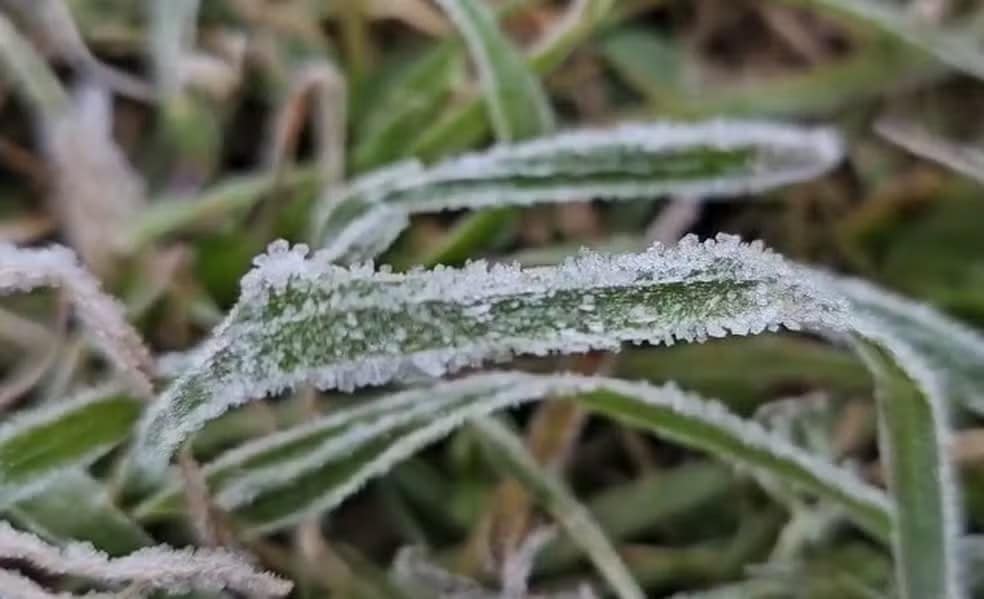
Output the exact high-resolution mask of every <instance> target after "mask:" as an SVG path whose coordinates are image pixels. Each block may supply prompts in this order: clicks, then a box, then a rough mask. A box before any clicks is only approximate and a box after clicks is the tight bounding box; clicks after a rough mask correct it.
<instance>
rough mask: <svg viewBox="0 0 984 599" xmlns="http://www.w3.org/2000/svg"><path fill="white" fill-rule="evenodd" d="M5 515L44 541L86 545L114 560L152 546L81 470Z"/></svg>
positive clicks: (60, 477) (63, 476) (64, 475)
mask: <svg viewBox="0 0 984 599" xmlns="http://www.w3.org/2000/svg"><path fill="white" fill-rule="evenodd" d="M8 515H9V516H10V520H11V521H12V522H15V523H17V524H18V525H19V526H20V527H22V528H25V529H27V530H30V531H31V532H33V533H34V534H36V535H38V536H40V537H41V538H43V539H45V540H47V541H50V542H53V543H61V542H65V541H69V540H75V541H86V542H89V543H92V545H93V546H94V547H96V548H98V549H100V550H102V551H105V552H106V553H108V554H109V555H114V556H116V555H125V554H127V553H130V552H132V551H136V550H137V549H140V548H141V547H145V546H147V545H150V544H152V543H153V539H151V537H150V535H148V534H147V533H146V532H145V531H144V530H143V529H142V528H140V527H139V526H138V525H137V524H136V523H135V522H134V521H133V520H131V519H130V518H129V517H128V516H127V515H126V514H124V513H123V512H122V511H121V510H119V509H118V508H117V507H116V506H114V505H113V504H112V503H111V501H110V499H109V497H108V494H107V493H106V489H105V487H104V486H103V485H102V484H100V483H99V481H97V480H96V479H94V478H92V477H91V476H89V475H88V474H87V473H85V472H84V471H81V470H71V471H68V472H64V473H62V474H59V475H58V476H57V477H56V478H55V479H54V480H52V481H51V482H50V483H49V484H47V485H46V486H45V488H44V490H43V491H41V492H40V493H39V494H37V495H34V496H33V497H31V498H30V499H29V500H27V501H22V502H20V503H18V504H16V505H14V506H12V507H11V508H10V510H9V511H8Z"/></svg>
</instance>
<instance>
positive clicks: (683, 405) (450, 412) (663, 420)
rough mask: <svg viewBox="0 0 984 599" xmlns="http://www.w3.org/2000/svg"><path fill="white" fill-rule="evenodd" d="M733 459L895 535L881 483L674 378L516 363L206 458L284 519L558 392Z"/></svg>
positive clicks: (156, 503) (169, 500)
mask: <svg viewBox="0 0 984 599" xmlns="http://www.w3.org/2000/svg"><path fill="white" fill-rule="evenodd" d="M558 395H562V396H574V397H576V399H577V401H579V402H581V403H583V405H585V406H586V407H587V408H588V409H590V410H592V411H594V412H597V413H599V414H602V415H605V416H608V417H611V418H615V419H617V420H620V421H623V422H627V423H629V424H631V425H633V426H637V427H639V428H642V429H644V430H647V431H649V432H652V433H654V434H656V435H658V436H661V437H665V438H667V439H669V440H671V441H674V442H678V443H680V444H682V445H684V446H687V447H692V448H695V449H699V450H702V451H707V452H709V453H712V454H714V455H716V456H717V457H720V458H722V459H724V460H726V461H729V462H734V463H738V464H741V465H743V466H746V467H750V468H755V469H759V470H761V471H763V472H768V473H770V474H772V475H773V476H775V477H776V478H778V479H779V480H782V481H785V482H787V483H789V484H791V485H794V486H796V487H797V488H800V489H802V490H805V491H807V492H809V493H811V494H815V495H819V496H822V497H825V498H827V499H830V500H831V501H834V502H836V503H837V504H838V505H841V506H843V507H844V508H845V509H846V512H847V513H848V515H849V516H850V517H851V518H852V520H854V521H855V522H856V523H858V524H860V525H861V526H863V527H864V528H865V529H866V530H868V531H869V532H871V533H872V534H873V535H875V536H876V537H878V538H882V539H886V540H887V538H888V535H889V531H890V529H891V527H892V519H891V513H892V511H891V505H890V503H889V501H888V499H887V498H886V497H885V496H884V495H883V494H882V493H881V492H880V491H878V490H877V489H875V488H873V487H868V486H866V485H864V484H862V483H860V482H858V480H857V479H856V478H854V477H853V475H851V474H850V473H848V472H847V471H843V470H841V469H839V468H836V467H835V466H833V465H832V464H830V463H829V462H825V461H823V460H822V459H819V458H816V457H813V456H811V455H810V454H808V453H807V452H806V451H804V450H802V449H799V448H798V447H796V446H795V445H792V444H791V443H789V442H788V441H786V440H785V439H783V438H781V437H778V436H776V435H772V434H770V433H769V432H768V431H766V430H765V429H764V428H762V427H761V426H759V425H758V424H755V423H753V422H750V421H745V420H742V419H740V418H738V417H737V416H734V415H733V414H731V413H730V412H728V411H727V410H726V409H725V408H724V407H723V406H721V405H720V404H717V403H716V402H713V401H707V400H703V399H701V398H699V397H698V396H696V395H694V394H689V393H685V392H683V391H680V390H679V389H678V388H677V387H675V386H673V385H666V386H662V387H655V386H651V385H648V384H644V383H629V382H625V381H620V380H617V379H607V378H601V377H583V376H572V375H532V374H525V373H518V372H507V373H491V374H484V375H473V376H470V377H466V378H463V379H459V380H457V381H453V382H447V383H440V384H437V385H434V386H432V387H427V388H424V389H420V390H410V391H405V392H402V393H398V394H395V395H390V396H387V397H386V398H384V399H381V400H378V401H375V402H372V403H369V404H359V405H357V406H356V407H354V408H350V409H348V410H345V411H342V412H340V413H337V414H334V415H328V416H325V417H323V418H322V419H319V420H318V421H315V422H311V423H309V424H306V425H302V426H299V427H295V428H293V429H289V430H286V431H283V432H281V433H277V434H274V435H270V436H268V437H265V438H262V439H258V440H256V441H253V442H250V443H247V444H245V445H243V446H241V447H239V448H237V449H234V450H232V451H229V452H227V453H226V454H224V455H223V456H221V457H219V458H218V459H217V460H215V461H214V462H212V463H210V464H208V465H207V466H206V467H205V469H204V474H205V476H206V480H207V481H208V483H209V485H210V487H211V489H212V491H213V493H214V494H215V497H216V500H217V502H218V503H219V504H220V505H221V506H222V507H224V508H225V509H228V510H232V511H234V513H235V515H236V516H237V518H239V519H241V520H243V521H245V523H246V524H247V525H249V526H251V527H252V528H253V530H254V531H256V532H265V531H273V530H278V529H281V528H283V527H285V526H288V525H290V524H292V523H294V522H296V521H298V520H299V519H301V518H303V517H304V516H306V515H308V514H310V513H312V512H320V511H324V510H327V509H330V508H332V507H334V506H336V505H338V504H339V503H341V502H342V501H344V500H345V498H347V497H349V496H350V495H351V494H352V493H354V492H355V491H357V490H358V489H360V488H361V487H362V486H363V485H364V484H365V482H366V481H368V480H370V479H371V478H373V477H375V476H378V475H381V474H383V473H385V472H387V471H388V470H389V469H390V468H391V467H392V466H393V465H395V464H396V463H398V462H399V461H402V460H404V459H406V458H407V457H409V456H410V455H412V454H413V453H415V452H416V451H418V450H419V449H420V448H422V447H424V446H426V445H428V444H430V443H432V442H434V441H436V440H438V439H440V438H442V437H444V436H445V435H447V434H448V433H450V432H451V431H452V430H454V429H455V428H457V427H458V426H460V425H461V424H462V423H463V422H464V421H466V420H468V419H475V418H479V417H482V416H485V415H487V414H490V413H493V412H495V411H497V410H500V409H504V408H508V407H512V406H516V405H519V404H521V403H526V402H531V401H538V400H541V399H546V398H549V397H551V396H558ZM181 497H182V495H181V491H180V489H179V488H177V486H172V487H170V488H168V489H165V490H164V491H161V492H160V493H158V494H157V495H155V496H154V497H151V498H150V499H148V500H146V501H145V502H144V503H143V504H142V505H141V506H139V507H138V508H137V510H136V514H137V515H138V517H140V518H141V519H146V520H152V519H155V518H159V517H161V516H164V515H167V514H169V513H172V512H173V511H174V510H176V509H180V505H181V504H180V502H181Z"/></svg>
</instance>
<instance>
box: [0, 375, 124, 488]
mask: <svg viewBox="0 0 984 599" xmlns="http://www.w3.org/2000/svg"><path fill="white" fill-rule="evenodd" d="M140 408H141V403H140V402H139V401H138V400H136V399H133V398H132V397H129V396H126V395H123V394H121V393H120V392H119V391H117V390H116V389H96V390H92V391H88V392H86V393H83V394H81V395H79V396H78V397H76V398H73V399H67V400H64V401H61V402H59V403H57V404H54V405H52V406H50V407H49V406H45V407H41V408H35V409H32V410H28V411H25V412H22V413H20V414H18V415H16V416H14V417H13V418H10V419H9V420H8V421H7V422H6V423H4V424H3V426H2V427H0V506H3V507H6V506H10V505H12V504H13V503H15V502H17V501H20V500H23V499H27V498H29V497H31V496H33V495H34V494H36V493H38V492H40V491H42V490H43V489H44V488H45V485H47V484H49V483H51V482H53V481H55V480H56V477H57V476H58V475H60V474H62V473H63V472H64V471H65V470H69V469H73V468H78V467H80V466H86V465H88V464H90V463H92V462H94V461H95V460H96V459H98V458H99V457H101V456H103V455H104V454H106V452H108V451H109V450H110V449H112V448H113V447H115V446H116V445H117V444H119V443H120V442H121V441H123V439H125V438H126V437H127V436H128V435H129V433H130V430H131V428H132V427H133V425H134V423H135V422H136V421H137V417H138V416H139V414H140Z"/></svg>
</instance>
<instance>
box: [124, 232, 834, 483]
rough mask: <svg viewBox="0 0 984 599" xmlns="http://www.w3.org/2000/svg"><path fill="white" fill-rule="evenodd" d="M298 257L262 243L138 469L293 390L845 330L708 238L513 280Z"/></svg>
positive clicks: (732, 248)
mask: <svg viewBox="0 0 984 599" xmlns="http://www.w3.org/2000/svg"><path fill="white" fill-rule="evenodd" d="M305 255H306V248H304V247H295V248H293V249H290V248H288V247H287V245H286V244H283V243H275V244H272V245H271V247H270V251H269V252H268V253H267V254H266V255H264V256H261V257H259V258H258V259H257V262H256V264H257V267H256V268H255V269H254V270H253V271H251V272H250V273H249V274H248V275H247V276H246V277H244V279H243V282H242V288H243V292H242V297H241V299H240V302H239V303H238V305H237V306H236V307H235V308H234V309H233V311H232V313H231V314H230V316H229V317H228V318H227V320H226V321H225V322H224V323H223V324H222V325H221V326H220V327H219V328H218V330H217V332H216V333H215V335H214V336H213V338H212V339H211V340H210V341H209V342H208V344H207V345H206V346H205V347H204V349H203V351H202V352H200V353H198V354H197V355H198V362H197V363H196V364H195V365H194V366H193V367H192V368H191V369H190V370H189V371H188V372H187V373H186V374H185V375H184V376H182V377H181V378H180V379H178V380H177V381H176V382H175V383H174V384H173V385H172V386H171V387H170V388H169V389H168V390H167V392H166V393H165V394H164V395H163V397H162V398H161V400H160V401H158V402H155V404H154V405H153V406H152V407H151V408H150V409H149V410H148V411H147V412H146V413H145V418H144V420H143V421H142V423H141V426H140V433H139V436H138V442H137V447H136V451H135V454H134V455H135V458H136V460H137V462H136V464H135V465H136V466H137V467H138V469H147V470H149V471H156V472H158V473H159V472H160V471H161V470H162V468H163V466H164V465H165V464H166V462H167V458H168V456H170V455H171V454H172V453H173V451H174V449H175V448H176V447H177V446H178V444H180V442H181V441H182V440H183V439H184V438H186V437H187V436H188V435H189V434H191V433H192V432H194V431H195V430H197V429H198V428H200V427H201V425H202V424H203V423H205V422H207V421H208V420H211V419H212V418H215V417H216V416H218V415H220V414H221V413H223V412H224V411H226V410H227V409H229V408H230V407H232V406H235V405H238V404H241V403H243V402H246V401H249V400H251V399H255V398H258V397H262V396H264V395H268V394H273V393H278V392H281V391H283V390H285V389H288V388H290V387H292V386H294V385H296V384H299V383H302V382H307V383H313V384H315V385H316V386H318V387H319V388H322V389H340V390H346V391H347V390H352V389H355V388H357V387H361V386H365V385H379V384H384V383H387V382H389V381H392V380H394V379H398V380H408V379H419V378H422V377H423V378H432V377H438V376H442V375H444V374H446V373H448V372H453V371H455V370H459V369H461V368H464V367H468V366H474V365H478V364H480V363H482V362H483V361H486V360H504V359H508V358H510V357H511V356H513V355H515V354H520V353H522V354H531V355H537V356H542V355H546V354H549V353H554V352H565V353H576V352H584V351H588V350H593V349H608V350H617V349H618V347H619V345H620V344H621V343H623V342H636V343H644V342H646V343H672V342H674V341H675V340H682V341H702V340H704V339H706V338H708V337H711V336H723V335H727V334H737V335H746V334H755V333H761V332H763V331H766V330H775V329H777V328H778V327H781V326H788V327H791V328H800V327H809V328H813V329H826V328H833V329H841V328H843V326H844V323H845V304H844V303H843V302H842V301H840V300H839V299H838V298H837V297H836V296H835V295H832V294H830V293H828V292H827V291H825V290H824V289H823V288H822V287H821V286H819V285H816V284H815V281H814V279H813V278H812V276H811V275H810V274H808V273H804V272H803V271H802V270H801V269H799V268H797V267H795V266H793V265H791V264H789V263H788V262H786V261H785V260H784V259H783V258H782V257H781V256H778V255H776V254H774V253H772V252H770V251H768V250H765V249H763V247H762V246H761V244H751V245H745V244H742V243H740V242H739V241H738V239H737V238H734V237H730V236H723V235H722V236H719V237H718V238H717V239H715V240H707V241H704V242H700V241H698V240H697V239H696V238H695V237H687V238H685V239H684V240H682V241H681V242H680V244H679V245H677V246H674V247H669V248H665V247H662V246H660V245H656V246H653V247H652V248H651V249H650V250H648V251H646V252H644V253H641V254H625V255H617V256H605V255H600V254H595V253H587V252H586V253H583V254H581V255H579V256H578V257H576V258H572V259H570V260H568V261H567V262H565V263H564V264H562V265H560V266H557V267H545V268H533V269H527V270H522V269H520V268H518V267H516V266H507V265H494V266H489V265H487V264H485V263H484V262H477V263H472V264H470V265H468V266H467V267H465V268H463V269H460V270H459V269H450V268H443V267H438V268H437V269H435V270H432V271H415V272H411V273H409V274H394V273H385V272H374V271H373V269H372V267H371V265H363V266H356V267H353V268H351V269H346V268H341V267H338V266H335V265H332V264H330V263H328V260H327V259H326V258H325V257H324V256H323V255H319V254H315V255H314V256H313V257H311V258H306V257H305ZM589 298H590V299H589ZM585 305H590V306H592V309H591V310H590V311H588V310H584V309H582V307H583V306H585ZM353 322H355V323H357V325H353V324H352V323H353ZM356 331H357V332H356Z"/></svg>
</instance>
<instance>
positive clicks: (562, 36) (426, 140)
mask: <svg viewBox="0 0 984 599" xmlns="http://www.w3.org/2000/svg"><path fill="white" fill-rule="evenodd" d="M610 5H611V0H588V1H587V2H584V1H581V0H578V2H577V3H576V4H574V5H573V6H572V8H571V10H570V12H569V13H568V14H567V15H566V16H565V17H564V19H563V21H562V26H561V27H560V28H558V29H556V30H555V31H554V32H553V34H552V35H550V36H549V37H547V38H546V39H544V41H543V42H542V43H541V44H539V45H537V46H536V47H535V48H533V51H532V54H531V55H530V56H529V58H528V60H529V67H530V69H531V70H532V72H533V73H534V74H535V75H538V76H541V77H542V76H544V75H547V74H549V73H550V72H551V71H553V70H554V69H556V68H557V67H558V66H560V64H561V63H562V62H563V61H564V60H565V59H566V58H567V57H568V56H569V55H570V53H571V52H572V51H573V50H574V48H576V47H577V46H578V45H579V44H580V43H582V42H583V41H584V40H585V39H586V38H587V37H588V36H589V35H590V34H591V33H592V32H593V31H594V30H595V28H596V27H597V26H598V24H599V22H600V21H601V19H602V17H603V16H604V15H605V14H606V13H607V11H608V9H609V8H610ZM481 102H482V99H481V98H474V99H472V100H470V101H468V102H465V103H464V104H463V105H462V106H461V107H459V108H457V109H456V110H454V111H453V112H451V113H449V114H448V115H447V116H446V117H445V118H443V119H441V120H440V121H438V122H437V123H436V124H434V125H433V126H432V127H430V128H428V129H427V130H426V131H424V133H423V134H422V135H420V136H419V137H418V138H417V139H415V140H414V143H413V144H412V145H411V146H410V149H409V151H408V154H407V155H408V156H416V157H419V158H421V159H423V160H433V159H435V158H439V157H441V156H445V155H447V154H448V153H449V152H454V151H461V150H464V149H467V148H469V147H472V146H473V145H475V144H476V143H478V142H480V141H481V140H482V139H483V138H484V137H485V136H486V135H487V134H488V119H487V118H486V113H485V111H483V110H482V105H481Z"/></svg>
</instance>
